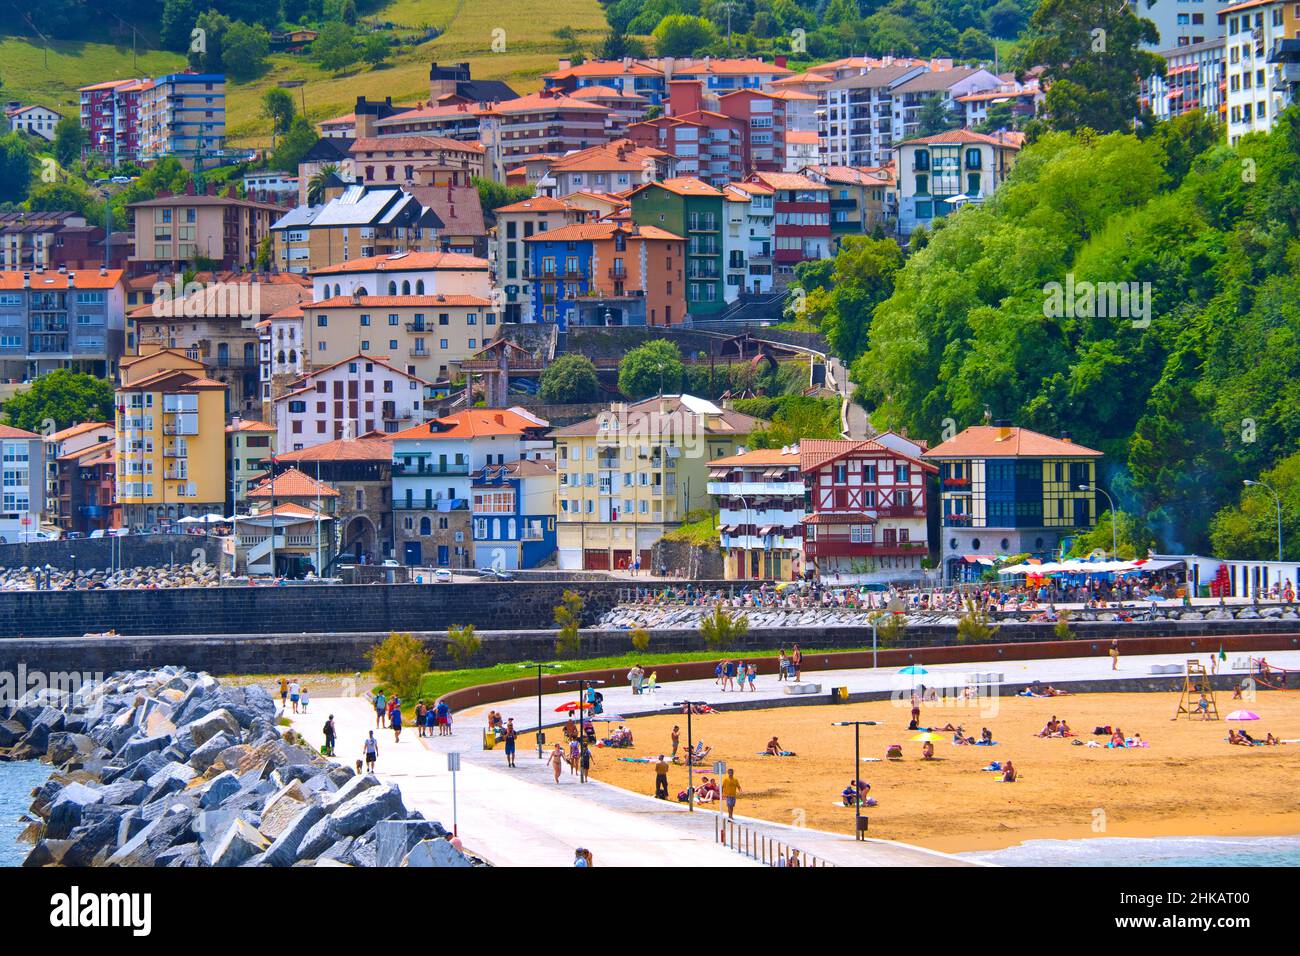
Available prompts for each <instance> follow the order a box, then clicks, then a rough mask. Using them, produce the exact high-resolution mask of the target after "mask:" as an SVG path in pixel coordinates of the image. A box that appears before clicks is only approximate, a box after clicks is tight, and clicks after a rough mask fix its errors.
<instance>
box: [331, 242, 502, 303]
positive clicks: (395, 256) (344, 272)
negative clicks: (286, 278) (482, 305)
mask: <svg viewBox="0 0 1300 956" xmlns="http://www.w3.org/2000/svg"><path fill="white" fill-rule="evenodd" d="M311 281H312V297H313V298H314V299H316V300H320V299H326V298H329V297H330V296H350V295H353V294H356V293H359V294H361V295H372V294H373V295H435V294H439V293H441V294H463V295H475V296H480V297H482V298H488V297H489V296H490V295H491V294H492V293H491V280H490V273H489V270H488V261H487V260H486V259H480V258H478V257H477V256H466V255H461V254H460V253H456V252H394V253H390V254H384V255H372V256H363V257H361V258H359V259H348V260H347V261H346V262H339V263H337V264H335V265H330V266H323V267H321V268H319V269H316V270H313V272H312V274H311Z"/></svg>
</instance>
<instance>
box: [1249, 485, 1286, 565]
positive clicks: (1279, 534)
mask: <svg viewBox="0 0 1300 956" xmlns="http://www.w3.org/2000/svg"><path fill="white" fill-rule="evenodd" d="M1242 484H1243V485H1248V486H1250V487H1252V488H1253V487H1255V486H1256V485H1258V486H1259V487H1260V488H1266V489H1268V493H1269V494H1271V495H1272V496H1273V501H1274V502H1275V503H1276V504H1277V560H1278V563H1279V564H1280V563H1281V561H1282V499H1281V498H1279V497H1278V494H1277V492H1276V491H1274V490H1273V486H1272V485H1270V484H1269V483H1268V482H1266V481H1251V480H1250V479H1249V478H1246V479H1243V481H1242ZM1278 573H1279V574H1280V573H1281V569H1279V570H1278Z"/></svg>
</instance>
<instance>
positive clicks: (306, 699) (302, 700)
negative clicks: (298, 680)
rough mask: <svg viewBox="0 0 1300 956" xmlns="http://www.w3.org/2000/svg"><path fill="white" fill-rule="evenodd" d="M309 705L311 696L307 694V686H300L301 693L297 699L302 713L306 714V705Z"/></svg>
mask: <svg viewBox="0 0 1300 956" xmlns="http://www.w3.org/2000/svg"><path fill="white" fill-rule="evenodd" d="M310 703H311V696H310V695H309V694H308V693H307V685H306V684H303V685H302V693H301V696H300V697H299V698H298V706H299V707H301V708H302V711H301V712H302V713H304V714H305V713H307V705H308V704H310Z"/></svg>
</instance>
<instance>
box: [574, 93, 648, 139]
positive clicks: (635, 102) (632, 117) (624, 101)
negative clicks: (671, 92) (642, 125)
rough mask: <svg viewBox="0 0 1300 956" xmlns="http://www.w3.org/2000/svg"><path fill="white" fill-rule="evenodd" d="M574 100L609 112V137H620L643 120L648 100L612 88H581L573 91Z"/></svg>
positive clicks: (635, 94)
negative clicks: (593, 104) (592, 104)
mask: <svg viewBox="0 0 1300 956" xmlns="http://www.w3.org/2000/svg"><path fill="white" fill-rule="evenodd" d="M572 95H573V98H574V99H575V100H583V101H584V102H587V103H595V104H596V105H597V106H603V107H605V109H607V110H609V114H608V115H609V119H608V122H607V124H606V128H607V129H608V131H609V132H610V134H611V135H616V136H620V135H622V133H623V131H624V130H626V129H627V128H628V127H629V126H631V125H632V124H633V123H636V122H639V121H640V120H642V119H644V118H645V114H646V110H647V109H648V108H649V106H650V100H649V99H647V98H646V97H644V96H642V95H641V94H640V93H635V92H627V93H625V92H623V91H622V90H620V89H616V88H615V87H612V86H582V87H579V88H578V89H576V90H574V91H573V94H572Z"/></svg>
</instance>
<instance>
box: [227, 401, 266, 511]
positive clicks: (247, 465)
mask: <svg viewBox="0 0 1300 956" xmlns="http://www.w3.org/2000/svg"><path fill="white" fill-rule="evenodd" d="M276 437H277V435H276V429H275V426H274V425H268V424H267V423H266V422H259V421H254V420H251V419H244V418H236V419H234V420H233V421H232V422H231V423H230V424H229V425H227V426H226V513H227V514H232V515H237V514H240V513H242V512H244V511H246V510H247V509H248V490H249V489H250V488H252V487H253V486H254V485H257V484H260V483H261V482H262V480H263V479H265V478H266V477H267V476H268V475H269V474H270V469H271V459H272V458H273V457H275V453H276V450H277V448H278V445H277V442H276Z"/></svg>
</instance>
